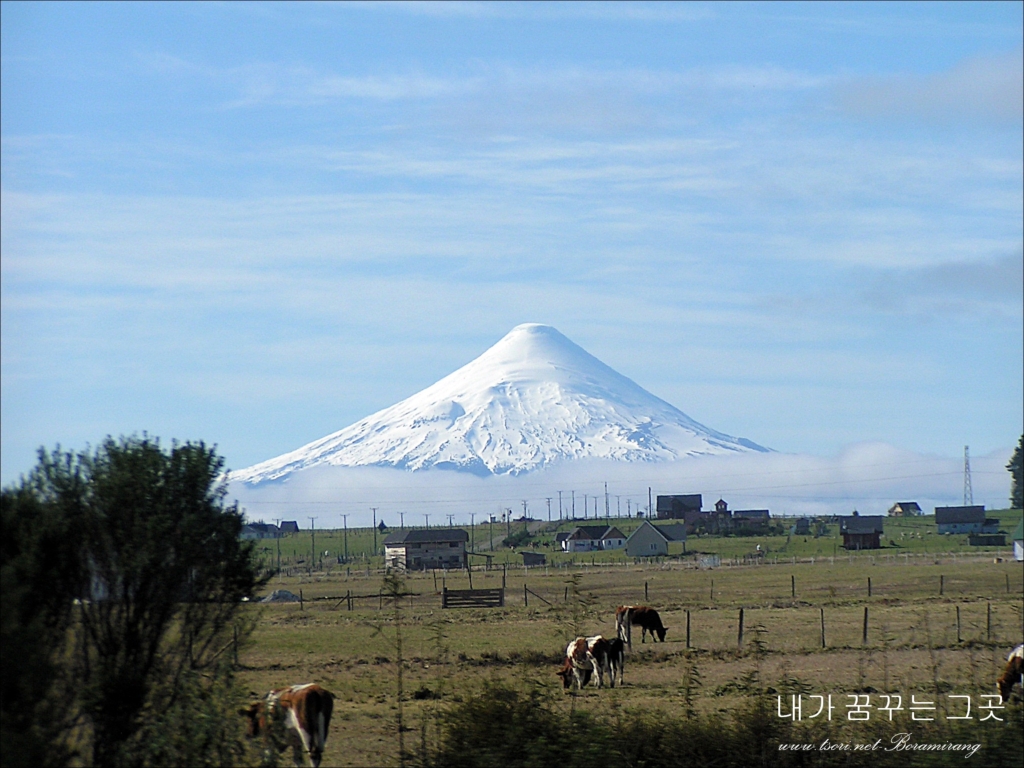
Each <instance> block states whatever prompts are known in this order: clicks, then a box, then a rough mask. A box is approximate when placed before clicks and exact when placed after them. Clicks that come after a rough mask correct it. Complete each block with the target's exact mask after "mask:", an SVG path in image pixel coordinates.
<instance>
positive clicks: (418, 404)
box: [230, 323, 768, 484]
mask: <svg viewBox="0 0 1024 768" xmlns="http://www.w3.org/2000/svg"><path fill="white" fill-rule="evenodd" d="M767 450H768V449H767V448H762V447H761V446H759V445H757V444H756V443H752V442H750V441H749V440H746V439H743V438H736V437H730V436H729V435H725V434H722V433H721V432H716V431H715V430H713V429H709V428H708V427H705V426H704V425H703V424H699V423H697V422H696V421H694V420H693V419H691V418H690V417H689V416H687V415H686V414H685V413H683V412H682V411H680V410H679V409H678V408H676V407H674V406H672V405H670V404H668V403H666V402H665V401H664V400H661V399H660V398H658V397H655V396H654V395H652V394H651V393H650V392H648V391H647V390H645V389H643V388H642V387H640V386H638V385H637V384H636V383H634V382H633V381H631V380H630V379H627V378H626V377H625V376H623V375H622V374H620V373H617V372H616V371H614V370H612V369H611V368H609V367H608V366H607V365H605V364H604V363H602V362H601V361H600V360H598V359H597V358H596V357H594V356H593V355H591V354H589V353H588V352H587V351H586V350H584V349H583V348H581V347H579V346H577V345H576V344H574V343H573V342H571V341H570V340H569V339H567V338H566V337H565V336H563V335H562V334H561V333H559V332H558V331H557V330H555V329H554V328H552V327H551V326H548V325H538V324H535V323H527V324H524V325H519V326H516V327H515V328H513V329H512V330H511V331H510V332H509V333H508V335H506V336H505V337H504V338H503V339H501V341H499V342H498V343H497V344H495V345H494V346H493V347H491V348H490V349H488V350H487V351H486V352H484V353H483V354H482V355H480V357H478V358H477V359H476V360H473V361H472V362H471V363H469V364H467V365H465V366H463V367H462V368H460V369H459V370H457V371H455V372H454V373H452V374H450V375H448V376H446V377H444V378H443V379H441V380H440V381H438V382H437V383H436V384H434V385H432V386H430V387H427V388H426V389H424V390H423V391H421V392H418V393H417V394H415V395H413V396H412V397H409V398H407V399H405V400H403V401H401V402H400V403H397V404H395V405H392V406H391V407H390V408H385V409H384V410H382V411H378V412H377V413H375V414H373V415H371V416H367V417H366V418H365V419H363V420H362V421H359V422H357V423H355V424H353V425H352V426H350V427H346V428H345V429H343V430H341V431H340V432H335V433H334V434H332V435H328V436H327V437H324V438H321V439H319V440H316V441H314V442H312V443H309V444H308V445H305V446H303V447H302V448H299V449H298V450H295V451H292V452H291V453H286V454H284V455H282V456H278V457H277V458H275V459H270V460H268V461H264V462H261V463H260V464H256V465H254V466H252V467H249V468H248V469H242V470H238V471H237V472H233V473H232V474H231V477H230V479H231V480H232V481H233V482H242V483H247V484H257V483H263V482H267V481H274V480H283V479H286V478H287V476H288V475H290V474H291V473H292V472H295V471H297V470H301V469H306V468H309V467H314V466H318V465H334V466H345V467H356V466H378V467H396V468H400V469H408V470H423V469H430V468H436V469H452V470H460V471H464V472H470V473H473V474H475V475H481V476H488V475H518V474H522V473H524V472H529V471H531V470H534V469H539V468H541V467H545V466H548V465H551V464H553V463H555V462H562V461H566V460H571V459H583V458H593V459H610V460H616V461H624V462H651V461H658V462H660V461H673V460H675V459H680V458H683V457H686V456H702V455H713V454H730V453H735V452H749V451H762V452H764V451H767Z"/></svg>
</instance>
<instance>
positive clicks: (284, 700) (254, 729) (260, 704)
mask: <svg viewBox="0 0 1024 768" xmlns="http://www.w3.org/2000/svg"><path fill="white" fill-rule="evenodd" d="M333 710H334V694H333V693H331V692H330V691H328V690H325V689H323V688H321V687H320V686H319V685H317V684H316V683H306V684H305V685H293V686H291V687H290V688H278V689H276V690H273V691H271V692H270V693H268V694H267V695H266V696H264V697H263V698H262V699H260V700H259V701H254V702H253V703H252V704H250V705H249V706H248V708H246V709H243V710H240V712H241V714H243V715H245V716H246V717H248V718H249V722H248V723H247V724H246V725H247V733H248V735H249V736H250V737H254V738H255V737H260V736H261V737H262V738H263V743H264V748H265V750H266V751H267V752H268V753H269V752H270V750H271V749H274V750H276V751H277V752H284V751H285V750H286V749H287V748H288V747H291V748H292V759H293V760H294V761H295V765H296V766H301V765H302V764H303V755H305V756H308V757H309V762H310V765H312V766H313V768H318V766H319V765H320V760H321V759H322V758H323V755H324V745H325V744H326V742H327V728H328V727H329V726H330V724H331V712H332V711H333ZM268 756H269V754H268Z"/></svg>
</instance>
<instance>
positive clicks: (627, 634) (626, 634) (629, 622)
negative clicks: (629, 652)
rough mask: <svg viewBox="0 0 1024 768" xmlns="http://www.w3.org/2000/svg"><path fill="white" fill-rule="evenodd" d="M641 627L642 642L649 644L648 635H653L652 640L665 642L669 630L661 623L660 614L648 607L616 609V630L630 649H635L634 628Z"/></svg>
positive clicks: (629, 606) (632, 606)
mask: <svg viewBox="0 0 1024 768" xmlns="http://www.w3.org/2000/svg"><path fill="white" fill-rule="evenodd" d="M633 625H636V626H638V627H640V630H641V631H640V642H641V643H644V642H647V633H648V632H650V633H651V640H655V639H658V640H660V641H661V642H665V633H666V632H668V630H667V629H666V628H665V627H664V625H662V623H661V616H659V615H658V612H657V611H656V610H654V609H653V608H651V607H650V606H647V605H620V606H619V607H618V608H616V609H615V629H616V632H617V634H618V636H619V638H621V639H622V641H623V642H624V643H625V644H626V645H628V646H629V647H630V648H632V647H633V632H632V626H633Z"/></svg>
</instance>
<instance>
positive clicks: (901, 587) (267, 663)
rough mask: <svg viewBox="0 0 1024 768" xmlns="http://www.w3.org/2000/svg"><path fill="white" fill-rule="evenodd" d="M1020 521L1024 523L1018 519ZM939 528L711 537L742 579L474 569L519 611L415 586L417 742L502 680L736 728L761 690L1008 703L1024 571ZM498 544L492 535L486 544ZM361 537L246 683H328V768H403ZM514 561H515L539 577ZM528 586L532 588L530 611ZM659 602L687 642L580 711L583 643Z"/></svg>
mask: <svg viewBox="0 0 1024 768" xmlns="http://www.w3.org/2000/svg"><path fill="white" fill-rule="evenodd" d="M1016 514H1018V515H1019V512H1018V513H1016ZM1005 518H1006V520H1007V523H1009V522H1013V523H1014V524H1016V523H1015V520H1013V519H1012V513H1007V514H1005ZM1018 519H1019V518H1018ZM927 520H928V518H923V519H915V520H910V521H907V522H906V524H905V525H902V526H892V527H891V528H890V527H889V526H887V527H886V534H885V535H886V538H887V539H888V538H890V537H891V538H893V539H897V535H893V534H898V533H899V532H903V533H905V534H913V535H912V536H910V535H905V536H903V537H902V539H903V540H904V541H906V540H907V539H910V538H912V540H913V541H912V542H911V543H912V544H913V546H910V545H909V543H908V546H906V547H899V548H897V547H890V548H887V549H883V550H876V551H873V552H861V553H853V554H847V553H844V552H843V551H842V550H839V552H838V553H837V554H836V555H833V554H832V544H833V541H834V537H831V538H828V537H822V539H821V540H814V539H811V540H810V541H808V542H803V541H800V542H794V541H792V540H791V541H790V542H789V543H788V546H789V547H791V549H790V550H789V551H786V550H785V549H784V546H786V537H785V536H778V537H765V538H763V539H700V540H699V543H700V550H701V551H704V552H716V553H718V554H720V555H722V562H723V566H722V567H719V568H714V569H707V570H702V569H700V568H698V567H697V563H696V560H695V559H693V558H692V557H687V558H668V559H666V560H664V561H663V562H659V563H645V564H642V565H637V564H634V563H633V562H632V561H628V562H627V561H626V559H625V558H624V557H622V556H621V553H602V555H601V556H599V557H595V558H594V564H593V565H591V563H590V559H589V557H588V558H585V559H584V558H577V562H576V563H575V564H574V565H573V564H570V563H568V562H565V560H566V558H565V557H563V556H556V557H554V558H552V560H553V561H554V562H553V563H552V564H551V565H549V566H546V567H543V566H540V567H534V568H529V569H524V568H523V567H522V566H521V565H519V566H517V567H509V568H508V569H504V568H502V567H495V568H493V569H492V570H490V571H488V572H484V571H476V572H474V574H473V586H474V587H477V588H480V587H494V586H501V584H502V581H503V580H504V583H505V587H506V604H505V607H504V608H500V609H462V610H442V609H441V596H440V591H441V589H442V588H443V587H444V586H447V587H449V588H466V587H468V586H469V584H468V577H467V574H466V573H465V572H459V573H451V574H441V573H437V574H435V573H419V574H409V575H408V576H407V578H406V579H405V591H406V592H407V595H406V596H404V597H403V598H402V599H401V600H400V601H399V611H398V615H397V618H398V620H399V622H400V624H401V635H402V658H403V676H404V697H403V702H402V706H403V710H404V717H405V723H406V724H407V727H408V728H411V729H412V731H410V733H409V734H407V738H408V739H413V738H414V737H415V738H416V739H421V738H424V737H423V736H422V732H421V725H423V724H427V723H432V722H433V719H432V718H433V716H434V715H436V714H437V713H438V712H439V711H442V710H443V709H444V708H445V707H447V706H450V705H451V704H452V703H454V702H458V701H461V700H463V699H464V698H465V697H467V696H469V695H470V694H471V693H472V692H473V691H476V690H478V689H479V688H480V686H481V685H482V684H483V682H484V681H499V682H509V683H513V684H517V685H527V686H539V687H542V688H544V689H546V690H549V691H551V692H552V694H553V695H554V696H555V697H556V700H557V701H560V702H561V704H560V706H564V707H567V708H568V707H576V708H577V709H578V708H584V709H588V710H591V711H593V712H594V713H612V712H614V711H617V710H616V708H625V709H633V708H645V709H658V710H661V711H664V712H665V713H667V714H668V715H669V716H672V717H675V716H678V714H679V713H680V712H681V711H682V708H683V707H684V705H685V704H686V702H690V704H689V705H692V706H694V707H695V708H697V709H698V710H700V711H703V712H708V713H715V712H720V713H726V712H730V711H732V710H734V709H735V708H736V707H739V706H742V705H743V704H744V702H745V701H747V700H748V699H749V696H750V686H751V680H752V679H754V677H756V679H758V680H759V681H761V682H762V683H763V684H764V685H767V686H769V687H771V688H772V690H803V691H807V692H810V693H815V694H828V693H831V694H847V693H851V692H854V691H860V692H864V691H875V692H883V691H887V692H894V693H902V694H903V695H904V696H905V697H909V696H910V695H911V694H912V693H931V694H935V693H936V692H938V693H939V694H940V695H941V694H942V693H955V694H967V695H972V696H978V695H980V694H982V693H986V694H988V693H992V692H993V690H994V689H993V682H994V680H995V677H996V676H997V675H998V674H999V672H1000V671H1001V665H1002V660H1003V659H1004V658H1005V655H1006V653H1007V651H1008V650H1009V649H1010V648H1012V647H1013V646H1014V645H1016V644H1018V643H1020V642H1021V638H1022V637H1024V627H1022V621H1024V615H1022V594H1024V570H1022V568H1021V566H1020V564H1017V563H1013V562H1012V561H1008V560H1007V559H1006V557H1005V556H1006V555H1007V553H1008V549H1007V548H1003V549H1002V550H999V551H995V552H993V551H981V552H979V551H977V550H976V549H974V548H969V547H967V546H966V545H963V543H962V542H960V541H957V539H959V538H961V537H948V536H942V537H940V536H938V535H936V534H929V533H928V532H927V530H926V526H927V523H926V522H925V521H927ZM481 528H482V527H481V526H478V530H477V532H476V533H477V535H478V536H482V537H484V538H486V534H481V533H480V531H481ZM932 528H934V525H932ZM1010 530H1012V527H1011V528H1010ZM918 533H920V534H921V537H920V538H918V537H917V535H916V534H918ZM348 535H349V553H350V556H353V557H354V558H358V557H359V556H360V555H361V554H365V555H366V560H365V561H362V562H358V563H357V562H352V563H350V564H348V565H344V564H340V565H339V564H337V561H336V559H335V561H334V564H333V565H331V567H330V568H327V567H325V568H324V569H323V570H322V571H312V572H309V571H306V570H304V569H302V568H301V567H300V566H299V565H298V564H293V565H292V568H291V575H285V574H282V575H280V576H278V577H275V578H274V580H273V582H272V583H271V584H270V585H268V591H269V590H270V589H277V588H284V589H289V590H291V591H293V592H295V593H299V591H300V590H301V592H302V595H303V598H304V603H303V604H302V605H301V606H300V605H299V604H294V603H289V604H267V605H253V606H252V607H251V608H250V609H249V610H251V611H252V612H253V614H254V615H255V616H256V617H257V625H256V627H257V628H256V631H255V634H254V636H253V641H252V643H251V644H250V646H249V647H247V648H245V649H243V651H242V653H241V655H240V661H241V665H242V671H241V677H242V680H243V682H244V683H245V684H246V686H247V687H248V688H250V689H251V690H253V691H260V692H262V691H266V690H268V689H269V688H271V687H276V686H282V685H286V684H291V683H298V682H312V681H315V682H319V683H321V684H322V685H324V686H325V687H327V688H329V689H330V690H332V691H333V692H334V693H335V694H336V695H337V697H338V699H337V702H336V707H337V708H336V715H335V720H334V722H333V723H332V726H331V735H330V739H329V741H328V748H327V753H326V758H325V765H348V766H371V765H374V766H375V765H394V764H397V746H398V745H397V737H396V733H397V730H396V716H397V712H398V702H397V695H396V693H397V691H396V686H397V648H396V643H395V639H396V635H395V633H396V611H395V608H394V606H393V605H390V604H389V602H388V601H387V600H386V599H384V598H382V597H381V587H382V576H381V574H380V573H379V572H378V570H377V569H376V567H375V566H376V565H377V563H378V562H379V560H376V561H375V559H374V558H371V557H369V556H368V554H369V553H368V551H367V552H362V551H360V550H359V549H356V547H359V546H361V543H360V542H363V541H364V540H365V542H366V544H367V545H368V547H369V548H372V544H373V542H372V536H367V535H366V532H365V531H363V532H353V531H349V534H348ZM548 535H553V534H551V532H548ZM316 540H317V548H318V549H321V543H322V542H330V543H324V544H323V547H322V549H324V550H328V551H330V552H333V551H334V550H333V546H334V542H336V541H337V535H336V533H334V534H333V535H328V534H324V533H321V532H318V533H317V534H316ZM479 540H480V539H478V541H479ZM696 541H697V540H691V545H693V544H695V543H696ZM306 542H307V545H308V542H309V540H308V537H307V539H306ZM259 543H260V544H261V545H264V544H270V545H275V546H276V542H259ZM756 543H761V544H762V547H763V548H767V549H768V553H769V554H768V557H767V558H766V559H765V562H764V564H760V565H730V564H729V562H730V560H729V558H732V557H740V556H742V554H745V553H747V552H749V551H751V550H752V549H753V547H754V545H755V544H756ZM282 544H283V545H285V547H287V546H288V545H291V546H292V547H294V548H293V549H286V548H283V549H282V558H283V559H284V558H287V557H290V558H295V559H303V558H302V554H303V552H302V540H301V537H292V539H286V540H284V541H283V542H282ZM943 544H944V545H946V546H945V549H944V550H943V547H942V545H943ZM926 547H927V550H926ZM938 550H943V551H942V552H939V551H938ZM541 551H544V548H543V546H541ZM548 551H550V550H548ZM286 552H287V554H285V553H286ZM274 554H275V557H276V551H275V553H274ZM500 554H502V555H505V554H506V553H505V552H501V553H500ZM507 554H508V555H510V557H509V558H508V560H509V562H512V563H515V561H516V560H519V558H518V557H514V558H513V557H511V555H512V553H511V552H508V553H507ZM997 560H1001V561H1000V562H997ZM367 568H369V574H367ZM573 578H575V580H576V593H575V596H574V594H573V592H572V589H573V584H572V583H571V582H572V580H573ZM869 578H870V580H871V595H870V597H869V596H868V579H869ZM524 586H525V587H527V588H528V589H529V590H530V592H528V593H526V594H525V595H524V589H523V588H524ZM794 592H795V595H794ZM348 594H352V595H354V596H355V599H354V600H353V610H351V611H350V610H348V601H347V600H346V599H342V598H344V597H345V596H346V595H348ZM328 598H329V599H328ZM640 602H645V603H648V604H650V605H653V606H655V607H656V608H658V610H659V611H660V612H661V615H662V618H663V621H664V623H665V625H666V626H667V627H668V628H669V632H668V636H667V638H666V640H667V641H666V642H665V643H663V644H660V643H659V644H652V643H651V642H650V641H648V642H647V643H646V644H641V643H640V642H639V640H640V638H639V635H638V634H635V635H634V648H633V651H632V652H631V653H629V654H628V655H627V662H626V673H625V685H624V686H623V687H620V688H616V689H614V690H608V689H605V690H600V691H598V690H597V689H595V688H593V687H589V688H587V689H585V690H584V691H583V692H582V694H581V695H580V696H578V697H572V696H568V695H564V694H562V692H561V688H560V686H561V682H560V680H559V679H558V678H557V677H556V676H555V674H554V673H555V671H556V668H557V665H558V664H559V662H560V659H561V655H562V652H563V650H564V647H565V643H566V642H567V641H568V640H569V639H571V638H572V637H574V636H575V635H576V634H577V633H580V634H588V635H589V634H596V633H599V632H600V633H603V634H605V635H607V636H613V635H614V620H613V614H614V609H615V606H616V605H619V604H623V603H640ZM741 608H742V609H743V613H744V617H743V618H744V636H743V642H742V645H741V644H740V642H739V612H740V609H741ZM865 608H866V609H867V611H868V636H867V642H866V643H865V642H864V636H863V631H864V613H865ZM958 609H959V624H958V618H957V614H958ZM687 613H689V623H690V644H689V647H687V643H686V625H687ZM822 614H824V620H825V635H826V638H825V639H826V646H825V647H824V648H822V646H821V619H822ZM556 684H557V685H556ZM979 727H982V726H981V725H980V724H979ZM985 727H989V726H988V724H986V726H985ZM429 734H433V730H432V728H430V729H428V737H427V738H435V737H434V736H430V735H429ZM407 746H408V744H407Z"/></svg>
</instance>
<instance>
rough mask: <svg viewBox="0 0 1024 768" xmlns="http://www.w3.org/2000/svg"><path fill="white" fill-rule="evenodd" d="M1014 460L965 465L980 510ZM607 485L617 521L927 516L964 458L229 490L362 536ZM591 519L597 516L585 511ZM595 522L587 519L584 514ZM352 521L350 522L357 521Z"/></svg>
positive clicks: (762, 459)
mask: <svg viewBox="0 0 1024 768" xmlns="http://www.w3.org/2000/svg"><path fill="white" fill-rule="evenodd" d="M1011 452H1012V449H1010V448H1006V449H1005V450H1003V449H1000V450H999V451H995V452H993V453H991V454H989V455H987V456H974V457H972V459H971V461H972V469H973V477H972V479H973V483H972V485H973V488H974V497H975V502H976V503H983V504H986V505H987V506H988V507H989V508H990V509H999V508H1003V507H1005V505H1006V504H1007V503H1008V494H1009V474H1008V473H1007V472H1006V470H1005V469H1004V467H1003V465H1005V463H1006V461H1007V460H1008V457H1009V455H1010V453H1011ZM606 482H607V483H608V492H609V495H610V497H611V499H610V501H611V503H610V508H611V510H612V512H613V514H614V511H615V509H616V504H617V502H616V496H618V497H620V498H619V502H618V503H619V504H621V507H622V510H623V512H625V509H626V502H627V500H628V501H629V506H630V508H631V509H634V510H635V509H636V508H637V507H638V506H640V507H646V506H647V489H648V487H651V488H652V489H653V494H654V495H658V494H667V493H701V494H702V495H703V496H704V506H705V507H706V508H709V507H710V506H711V505H712V504H713V503H714V502H715V501H716V500H717V499H718V498H719V497H721V498H724V499H726V501H728V502H729V505H730V506H731V507H732V508H733V509H743V508H765V507H767V508H769V509H770V510H771V512H772V514H773V515H774V516H779V515H805V514H849V513H850V512H851V511H853V510H854V509H857V510H858V511H859V512H860V513H861V514H864V515H878V514H881V515H884V514H885V513H886V510H887V509H888V508H889V507H890V506H891V505H892V504H893V503H894V502H895V501H909V500H915V501H917V502H918V503H919V504H920V505H921V507H922V509H924V510H925V511H926V512H930V511H931V508H933V507H934V506H936V505H939V506H941V505H947V504H958V503H961V502H962V498H961V493H962V489H963V463H962V459H951V458H940V457H936V456H929V455H925V454H918V453H914V452H911V451H906V450H900V449H897V448H894V447H892V446H890V445H886V444H883V443H863V444H856V445H852V446H850V447H848V448H847V449H846V450H844V451H843V452H842V453H841V454H839V455H838V456H835V457H832V458H822V457H812V456H803V455H794V454H767V455H765V454H759V455H748V456H736V457H714V458H704V459H687V460H683V461H678V462H670V463H664V464H644V465H636V464H633V465H629V464H615V463H602V462H592V463H579V462H577V463H573V464H569V465H562V466H554V467H551V468H549V469H547V470H544V471H541V472H536V473H531V474H529V475H525V476H521V477H518V478H511V477H497V478H484V479H482V478H478V477H473V476H468V475H463V474H459V473H456V472H443V471H435V472H421V473H412V472H405V471H401V470H391V469H377V468H338V467H326V468H316V469H310V470H305V471H302V472H299V473H296V474H295V475H293V476H292V477H291V478H290V479H289V480H288V481H287V482H284V483H279V484H268V485H265V486H256V487H250V486H245V485H244V484H240V483H234V484H232V486H231V496H232V498H237V499H238V500H239V501H240V503H241V505H242V506H243V507H245V508H246V511H247V513H248V515H249V516H250V517H252V518H264V519H271V518H274V517H281V516H284V517H290V516H293V515H294V516H298V515H305V514H309V513H313V512H315V513H316V514H317V515H321V516H322V517H321V518H320V521H319V523H318V524H319V525H323V526H325V527H326V526H332V525H335V526H340V523H341V518H340V515H341V514H343V513H346V514H351V515H353V518H350V520H349V525H368V524H369V522H370V513H369V507H371V506H375V507H378V508H379V511H378V513H377V517H378V520H379V519H381V517H383V518H384V519H385V520H386V521H387V522H388V524H389V525H392V526H397V523H398V514H397V513H398V512H399V511H402V512H405V513H406V523H405V524H406V525H407V526H411V525H414V526H421V525H423V521H424V518H423V515H424V514H430V515H431V516H432V522H433V523H434V524H439V523H441V522H442V520H440V519H438V517H437V516H436V515H438V514H441V513H444V514H447V513H449V512H450V513H453V514H455V515H456V521H457V522H458V523H462V524H465V523H466V522H468V520H469V513H470V512H473V513H475V514H476V520H477V522H480V521H481V520H482V519H484V518H485V516H486V515H488V514H494V513H498V512H499V510H500V509H503V508H511V509H513V510H514V512H515V514H516V515H517V516H518V515H519V514H521V510H522V500H523V499H526V500H527V503H528V508H529V511H530V514H531V515H533V516H534V517H537V518H540V519H545V518H546V516H547V502H546V499H547V498H548V497H551V498H553V499H554V500H555V504H554V510H555V514H556V515H557V498H558V491H562V497H563V507H567V506H568V501H569V498H570V492H571V491H575V494H576V503H577V515H580V514H581V513H582V505H583V495H584V494H587V495H588V496H589V497H590V500H591V501H590V503H591V505H592V504H593V499H594V497H595V496H596V497H598V498H599V500H600V501H599V511H600V512H601V514H602V515H603V511H604V483H606ZM590 509H591V510H592V509H593V507H592V506H591V507H590ZM591 514H593V512H591ZM353 520H355V521H356V522H353Z"/></svg>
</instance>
